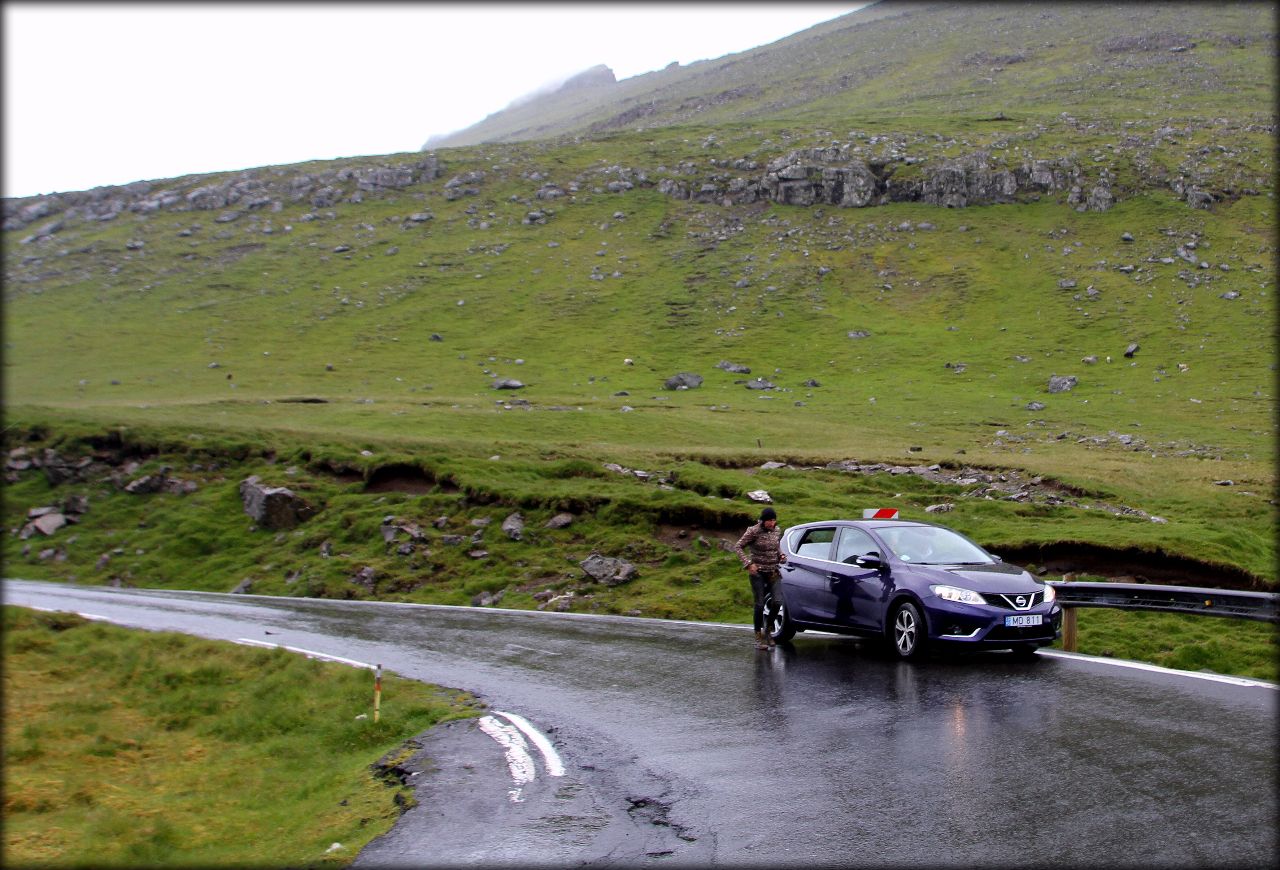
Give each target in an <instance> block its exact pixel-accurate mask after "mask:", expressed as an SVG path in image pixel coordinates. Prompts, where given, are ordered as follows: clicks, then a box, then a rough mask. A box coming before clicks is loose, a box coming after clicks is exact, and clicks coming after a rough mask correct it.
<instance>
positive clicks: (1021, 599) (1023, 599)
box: [1014, 595, 1027, 607]
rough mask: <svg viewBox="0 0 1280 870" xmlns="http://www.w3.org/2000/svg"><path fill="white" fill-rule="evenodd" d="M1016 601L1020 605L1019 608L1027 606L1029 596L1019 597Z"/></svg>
mask: <svg viewBox="0 0 1280 870" xmlns="http://www.w3.org/2000/svg"><path fill="white" fill-rule="evenodd" d="M1014 601H1016V602H1017V603H1018V606H1019V607H1026V606H1027V596H1025V595H1019V596H1018V597H1017V598H1015V599H1014Z"/></svg>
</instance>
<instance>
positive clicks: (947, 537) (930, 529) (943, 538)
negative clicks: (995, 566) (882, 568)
mask: <svg viewBox="0 0 1280 870" xmlns="http://www.w3.org/2000/svg"><path fill="white" fill-rule="evenodd" d="M876 531H877V533H878V534H879V535H880V537H881V538H883V539H884V542H885V543H886V544H888V545H889V549H891V550H893V552H894V554H895V555H897V557H898V558H899V559H901V560H902V561H904V562H914V563H916V564H918V565H989V564H991V563H992V561H993V560H992V558H991V556H989V555H988V554H987V552H986V551H985V550H983V549H982V548H981V547H978V546H977V545H975V544H972V543H970V542H969V541H968V540H967V539H965V538H963V537H961V536H960V535H958V534H956V533H955V532H953V531H950V530H949V529H940V528H937V527H935V526H889V527H886V528H881V529H877V530H876Z"/></svg>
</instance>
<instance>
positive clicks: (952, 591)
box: [929, 586, 986, 604]
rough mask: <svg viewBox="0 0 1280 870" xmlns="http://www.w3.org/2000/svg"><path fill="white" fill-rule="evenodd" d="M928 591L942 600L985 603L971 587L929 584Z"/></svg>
mask: <svg viewBox="0 0 1280 870" xmlns="http://www.w3.org/2000/svg"><path fill="white" fill-rule="evenodd" d="M929 591H930V592H932V593H933V594H934V595H936V596H938V597H939V598H941V599H942V600H943V601H958V602H960V603H961V604H986V602H985V601H983V600H982V596H981V595H979V594H978V593H977V592H974V591H973V590H971V589H961V588H960V587H958V586H930V587H929Z"/></svg>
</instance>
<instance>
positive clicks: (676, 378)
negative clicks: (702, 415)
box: [662, 372, 702, 390]
mask: <svg viewBox="0 0 1280 870" xmlns="http://www.w3.org/2000/svg"><path fill="white" fill-rule="evenodd" d="M700 386H702V375H696V374H694V373H693V372H679V373H678V374H674V375H672V376H671V377H669V378H667V380H666V383H664V384H663V385H662V388H663V389H664V390H695V389H697V388H698V387H700Z"/></svg>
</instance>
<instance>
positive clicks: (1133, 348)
mask: <svg viewBox="0 0 1280 870" xmlns="http://www.w3.org/2000/svg"><path fill="white" fill-rule="evenodd" d="M1138 348H1139V345H1138V343H1137V342H1136V341H1135V342H1133V343H1132V344H1130V345H1129V346H1128V347H1126V348H1125V349H1124V355H1125V356H1126V357H1128V358H1129V359H1133V355H1134V354H1135V353H1137V352H1138Z"/></svg>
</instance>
